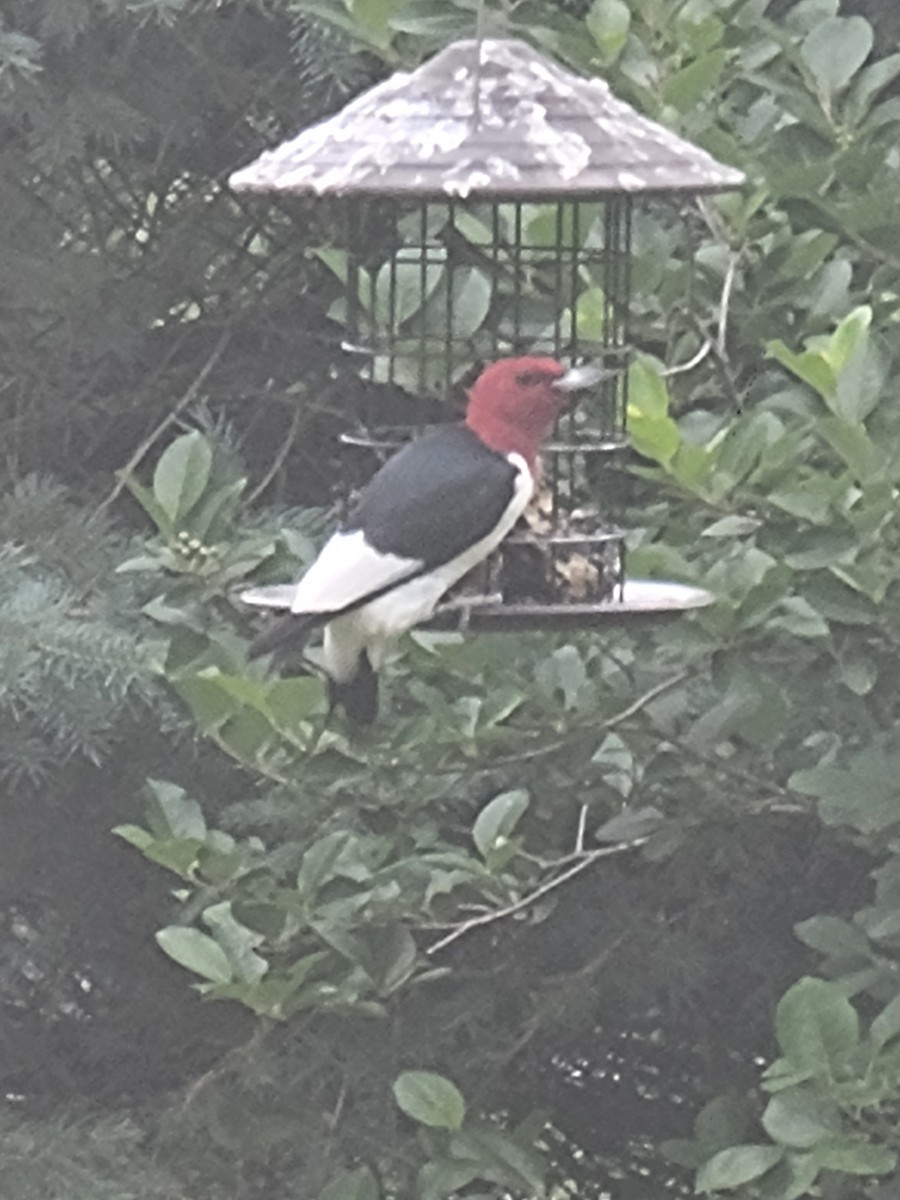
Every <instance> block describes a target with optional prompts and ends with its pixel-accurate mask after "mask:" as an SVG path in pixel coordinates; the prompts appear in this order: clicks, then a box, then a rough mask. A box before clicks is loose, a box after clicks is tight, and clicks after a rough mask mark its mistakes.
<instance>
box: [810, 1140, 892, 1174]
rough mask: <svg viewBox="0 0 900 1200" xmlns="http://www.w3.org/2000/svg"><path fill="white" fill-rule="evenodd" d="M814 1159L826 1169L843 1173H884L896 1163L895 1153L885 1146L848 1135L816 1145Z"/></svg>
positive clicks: (890, 1169)
mask: <svg viewBox="0 0 900 1200" xmlns="http://www.w3.org/2000/svg"><path fill="white" fill-rule="evenodd" d="M816 1159H817V1161H818V1162H819V1164H820V1166H822V1167H823V1168H824V1169H825V1170H826V1171H843V1172H844V1174H845V1175H886V1174H887V1173H888V1171H893V1169H894V1167H895V1166H896V1163H897V1155H896V1154H895V1153H894V1151H893V1150H890V1149H888V1147H887V1146H876V1145H873V1144H872V1143H871V1142H864V1141H860V1140H857V1139H856V1138H850V1137H843V1138H835V1139H833V1140H832V1141H829V1142H826V1143H825V1144H824V1145H820V1146H818V1147H817V1148H816Z"/></svg>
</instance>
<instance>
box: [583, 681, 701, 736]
mask: <svg viewBox="0 0 900 1200" xmlns="http://www.w3.org/2000/svg"><path fill="white" fill-rule="evenodd" d="M689 675H690V671H679V672H678V674H677V675H672V676H670V678H668V679H664V680H663V681H662V683H658V684H656V686H655V687H652V688H650V689H649V690H648V691H646V692H644V694H643V695H642V696H638V698H637V700H635V701H634V703H633V704H629V705H628V707H627V708H623V709H622V711H621V712H617V713H616V714H615V716H613V717H610V718H609V720H608V721H604V722H603V723H602V725H601V726H600V728H601V729H613V728H614V727H615V726H616V725H621V724H622V722H623V721H627V720H628V718H629V717H634V716H636V715H637V714H638V713H639V712H640V711H641V709H642V708H646V707H647V705H648V704H649V703H650V701H651V700H655V699H656V697H657V696H661V695H662V693H663V692H667V691H668V690H669V688H673V687H677V686H678V684H679V683H684V681H685V680H686V679H687V678H688V677H689Z"/></svg>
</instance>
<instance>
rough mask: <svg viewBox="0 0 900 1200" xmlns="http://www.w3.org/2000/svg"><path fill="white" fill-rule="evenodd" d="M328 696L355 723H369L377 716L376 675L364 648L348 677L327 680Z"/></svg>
mask: <svg viewBox="0 0 900 1200" xmlns="http://www.w3.org/2000/svg"><path fill="white" fill-rule="evenodd" d="M328 697H329V699H330V700H331V703H332V704H333V705H334V704H339V705H340V706H341V708H342V709H343V710H344V712H345V713H346V714H347V717H348V719H349V720H351V721H354V722H356V724H357V725H371V724H372V722H373V721H374V720H375V718H376V717H377V716H378V676H377V674H376V673H375V671H374V670H373V668H372V664H371V663H370V662H369V656H368V655H367V654H366V652H365V650H363V652H362V653H361V654H360V656H359V661H358V663H357V666H356V670H355V671H354V673H353V675H352V676H351V678H350V679H348V680H346V681H344V682H343V683H339V682H338V681H337V680H335V679H329V680H328Z"/></svg>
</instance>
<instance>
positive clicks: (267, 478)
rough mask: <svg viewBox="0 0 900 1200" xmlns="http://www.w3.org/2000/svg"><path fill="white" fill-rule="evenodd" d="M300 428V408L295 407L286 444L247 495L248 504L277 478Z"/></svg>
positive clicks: (257, 497)
mask: <svg viewBox="0 0 900 1200" xmlns="http://www.w3.org/2000/svg"><path fill="white" fill-rule="evenodd" d="M299 428H300V409H299V408H295V409H294V415H293V416H292V417H291V427H290V429H289V430H288V432H287V437H286V438H285V439H284V444H283V445H282V446H281V448H280V449H279V451H278V453H277V454H276V455H275V458H274V459H273V460H272V465H271V466H270V467H269V469H268V471H266V473H265V475H263V477H262V479H261V480H260V481H259V483H258V484H257V485H256V487H255V488H254V489H253V491H252V492H251V493H250V495H249V496H248V497H247V503H248V504H252V503H253V502H254V501H255V500H258V499H259V497H260V496H261V495H262V494H263V492H264V491H265V490H266V488H267V487H268V486H269V484H270V483H271V482H272V480H273V479H274V478H275V476H276V475H277V474H278V472H279V471H280V470H281V468H282V467H283V466H284V464H285V461H286V460H287V456H288V455H289V454H290V452H291V450H292V449H293V446H294V440H295V439H296V437H297V431H298V430H299Z"/></svg>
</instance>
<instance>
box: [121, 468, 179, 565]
mask: <svg viewBox="0 0 900 1200" xmlns="http://www.w3.org/2000/svg"><path fill="white" fill-rule="evenodd" d="M116 478H117V479H118V480H120V481H121V482H122V483H124V484H125V486H126V487H127V488H128V490H129V492H131V494H132V496H134V498H135V500H137V502H138V504H140V506H141V508H142V509H143V510H144V512H145V513H146V514H147V516H148V517H149V518H150V520H151V521H152V522H153V524H154V525H155V526H156V528H157V529H158V530H159V532H160V533H161V534H162V536H163V537H164V538H165V539H166V541H171V540H172V538H173V537H174V536H175V526H174V525H173V523H172V518H171V517H170V516H169V514H168V513H167V512H166V510H165V509H164V508H163V506H162V505H161V504H160V502H159V501H158V500H157V499H156V497H155V496H154V495H153V492H151V490H150V489H149V488H146V487H144V485H143V484H142V483H138V481H137V480H136V479H132V478H131V476H130V475H126V474H125V473H124V472H123V471H117V472H116ZM132 561H133V562H137V561H140V560H132ZM153 561H154V562H155V560H153ZM156 566H157V569H158V563H157V564H156ZM119 569H120V570H124V564H123V566H122V567H120V568H119ZM140 569H143V568H140Z"/></svg>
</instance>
